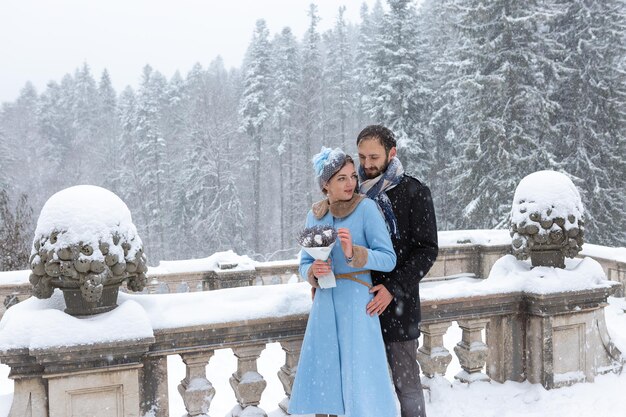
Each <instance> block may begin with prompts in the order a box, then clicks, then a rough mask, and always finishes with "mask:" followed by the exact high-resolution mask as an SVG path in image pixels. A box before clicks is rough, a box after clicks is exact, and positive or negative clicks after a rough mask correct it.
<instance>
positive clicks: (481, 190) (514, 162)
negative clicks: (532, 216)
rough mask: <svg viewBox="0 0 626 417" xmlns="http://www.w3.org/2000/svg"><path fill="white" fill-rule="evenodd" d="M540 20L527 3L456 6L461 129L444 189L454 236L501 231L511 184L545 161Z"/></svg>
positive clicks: (547, 114)
mask: <svg viewBox="0 0 626 417" xmlns="http://www.w3.org/2000/svg"><path fill="white" fill-rule="evenodd" d="M541 18H542V15H541V13H540V9H539V7H538V5H537V2H535V1H531V2H524V3H523V4H522V3H518V2H514V1H509V0H497V1H483V0H471V1H467V2H465V3H463V7H462V12H461V15H460V16H459V24H460V26H461V30H462V33H463V35H464V44H463V46H462V48H461V49H460V51H459V52H460V56H461V58H462V59H467V60H469V61H471V65H470V66H469V68H468V69H466V73H465V74H464V75H462V77H461V79H460V80H459V82H460V87H461V89H462V94H463V97H462V98H461V105H462V107H463V109H464V113H465V114H464V126H465V128H463V129H459V132H458V133H459V135H461V138H460V139H461V140H462V141H463V143H464V145H463V146H464V153H463V154H462V156H461V157H460V158H459V159H457V160H456V161H455V166H454V168H455V174H456V175H455V177H454V179H453V183H452V186H453V190H452V191H453V196H454V199H455V201H456V202H457V203H458V206H457V207H456V209H457V210H458V211H457V213H458V214H457V215H456V216H455V217H456V219H457V223H456V227H457V228H468V227H472V228H476V227H479V228H492V227H505V226H506V225H507V219H508V215H509V212H510V205H511V199H512V195H513V192H514V191H515V187H516V185H517V183H518V182H519V181H520V180H521V179H522V178H523V177H524V176H526V175H527V174H529V173H531V172H534V171H537V170H541V169H546V168H549V167H550V161H552V160H553V157H552V149H551V148H550V146H549V143H550V140H551V138H552V137H553V136H554V135H555V134H556V130H555V129H554V127H553V126H552V125H551V124H550V120H551V119H552V116H553V115H554V114H555V111H556V108H557V104H556V103H555V102H554V101H553V100H552V99H551V98H550V97H549V87H550V84H549V83H548V80H549V79H550V78H549V77H550V73H551V70H552V67H551V65H550V63H549V62H546V61H547V60H546V58H545V57H544V56H543V55H542V48H543V47H544V46H545V42H543V36H542V34H541V32H540V25H541V20H540V19H541ZM468 191H469V192H468Z"/></svg>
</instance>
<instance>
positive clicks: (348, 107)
mask: <svg viewBox="0 0 626 417" xmlns="http://www.w3.org/2000/svg"><path fill="white" fill-rule="evenodd" d="M345 12H346V7H345V6H341V7H340V8H339V11H338V14H337V18H336V21H335V26H334V27H333V28H332V30H330V31H329V32H328V33H326V34H325V36H324V43H325V50H326V59H325V64H326V65H325V68H324V79H325V83H326V85H327V88H326V89H325V93H326V96H325V98H324V103H325V104H326V106H325V109H326V110H327V111H326V116H325V117H324V125H325V126H326V129H327V131H328V132H329V133H328V134H327V135H325V137H326V138H327V141H328V142H327V146H331V145H332V146H340V147H341V148H343V149H344V150H346V152H349V151H351V150H353V149H354V148H355V145H354V143H353V142H354V140H353V138H352V131H353V130H354V129H353V128H352V125H353V119H354V116H353V115H354V107H355V106H354V103H353V99H354V96H355V93H354V81H353V80H354V78H353V77H354V73H355V62H354V59H353V51H352V45H351V44H350V38H349V36H350V33H349V27H348V24H347V22H346V20H345V17H344V15H345Z"/></svg>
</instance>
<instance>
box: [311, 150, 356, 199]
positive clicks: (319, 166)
mask: <svg viewBox="0 0 626 417" xmlns="http://www.w3.org/2000/svg"><path fill="white" fill-rule="evenodd" d="M347 157H348V155H346V153H345V152H344V151H342V150H341V149H339V148H335V149H330V148H326V147H325V146H322V150H321V151H320V153H318V154H317V155H315V156H314V157H313V168H314V169H315V178H316V179H317V183H318V184H319V186H320V190H323V189H324V186H325V185H326V183H327V182H328V181H329V180H330V179H331V178H332V176H333V175H335V173H336V172H337V171H339V170H340V169H341V168H343V166H344V165H345V164H346V158H347Z"/></svg>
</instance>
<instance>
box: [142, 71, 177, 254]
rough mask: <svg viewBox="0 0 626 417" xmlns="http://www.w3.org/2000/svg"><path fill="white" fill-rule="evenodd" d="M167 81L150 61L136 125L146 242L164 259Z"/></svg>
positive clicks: (143, 79) (166, 195) (144, 75)
mask: <svg viewBox="0 0 626 417" xmlns="http://www.w3.org/2000/svg"><path fill="white" fill-rule="evenodd" d="M166 86H167V81H166V80H165V77H163V75H161V74H160V73H159V72H158V71H153V70H152V68H151V67H150V66H149V65H146V66H145V67H144V70H143V77H142V81H141V85H140V86H139V90H138V92H137V116H136V117H137V119H136V126H135V135H136V145H137V154H136V156H137V158H138V160H139V165H138V167H137V168H138V171H139V183H140V185H141V188H140V189H137V190H136V192H137V193H138V194H139V195H141V196H142V198H141V209H142V210H143V212H144V216H145V218H146V219H147V223H146V224H145V225H144V227H145V229H144V236H146V237H145V239H143V240H144V244H145V245H146V247H148V248H150V249H151V250H152V253H153V254H154V255H153V256H156V257H158V259H163V257H162V256H163V253H164V250H165V248H164V242H165V230H164V224H165V216H166V210H165V209H166V206H167V199H168V194H167V188H166V183H167V178H166V175H165V173H166V172H167V168H166V165H167V164H168V163H169V161H168V160H167V149H166V141H165V138H164V137H163V129H162V120H161V118H162V110H163V108H164V105H165V103H164V101H165V91H166Z"/></svg>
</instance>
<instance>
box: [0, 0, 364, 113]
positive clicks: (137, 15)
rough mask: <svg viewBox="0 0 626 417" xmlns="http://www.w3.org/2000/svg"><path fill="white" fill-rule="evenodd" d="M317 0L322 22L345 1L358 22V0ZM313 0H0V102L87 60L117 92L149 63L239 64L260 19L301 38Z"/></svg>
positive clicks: (165, 66) (168, 69)
mask: <svg viewBox="0 0 626 417" xmlns="http://www.w3.org/2000/svg"><path fill="white" fill-rule="evenodd" d="M374 1H375V0H314V1H313V2H314V3H315V4H317V6H318V10H319V15H320V17H321V18H322V20H321V22H320V30H321V31H324V30H326V29H328V28H330V27H332V25H333V23H334V21H335V18H336V16H337V11H338V9H339V7H340V6H341V5H346V7H347V10H346V20H348V21H351V22H355V23H356V22H359V21H360V17H359V13H360V8H361V5H362V4H363V2H365V3H367V4H368V5H369V6H370V7H371V6H372V5H373V4H374ZM310 3H311V0H256V1H255V0H177V1H173V0H171V1H167V0H0V102H4V101H13V100H15V99H16V98H17V96H18V94H19V91H20V89H21V88H22V87H23V86H24V84H25V83H26V82H27V81H29V80H30V81H32V82H33V84H34V85H35V87H36V88H37V91H38V92H39V93H41V92H42V91H43V90H44V89H45V86H46V83H47V82H48V81H49V80H56V81H60V80H61V78H62V77H63V75H65V74H66V73H73V71H74V69H76V68H77V67H79V66H82V64H83V62H87V64H89V66H90V67H91V70H92V74H93V75H94V77H95V78H96V80H97V79H99V78H100V74H101V73H102V70H103V69H104V68H107V69H108V70H109V73H110V75H111V78H112V81H113V85H114V87H115V89H116V90H117V91H118V93H119V92H120V91H121V90H122V89H123V88H124V87H125V86H126V85H132V86H133V87H136V86H137V84H138V82H139V79H140V76H141V69H142V68H143V66H144V65H146V64H150V65H151V66H152V67H153V68H154V69H156V70H158V71H160V72H161V73H163V74H164V75H165V76H166V77H168V78H169V77H170V76H171V75H172V74H173V73H174V72H175V71H176V70H177V69H178V70H180V72H181V74H182V75H183V76H184V75H185V74H186V73H187V71H189V70H190V69H191V67H192V65H193V64H194V63H196V62H200V63H201V64H202V65H203V66H207V65H208V64H209V62H211V61H212V60H213V59H214V58H215V57H216V56H217V55H221V56H222V58H223V59H224V62H225V64H226V66H227V67H232V66H234V67H239V66H240V65H241V61H242V59H243V55H244V53H245V50H246V48H247V46H248V43H249V41H250V39H251V36H252V31H253V29H254V24H255V21H256V20H257V19H260V18H263V19H265V20H266V21H267V24H268V26H269V29H270V33H271V34H272V35H273V34H275V33H278V32H280V30H282V28H283V27H284V26H290V27H291V29H292V30H293V32H294V34H295V35H296V36H297V37H298V38H299V39H300V38H301V37H302V35H303V34H304V32H305V31H306V28H307V26H308V17H307V10H308V5H309V4H310Z"/></svg>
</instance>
